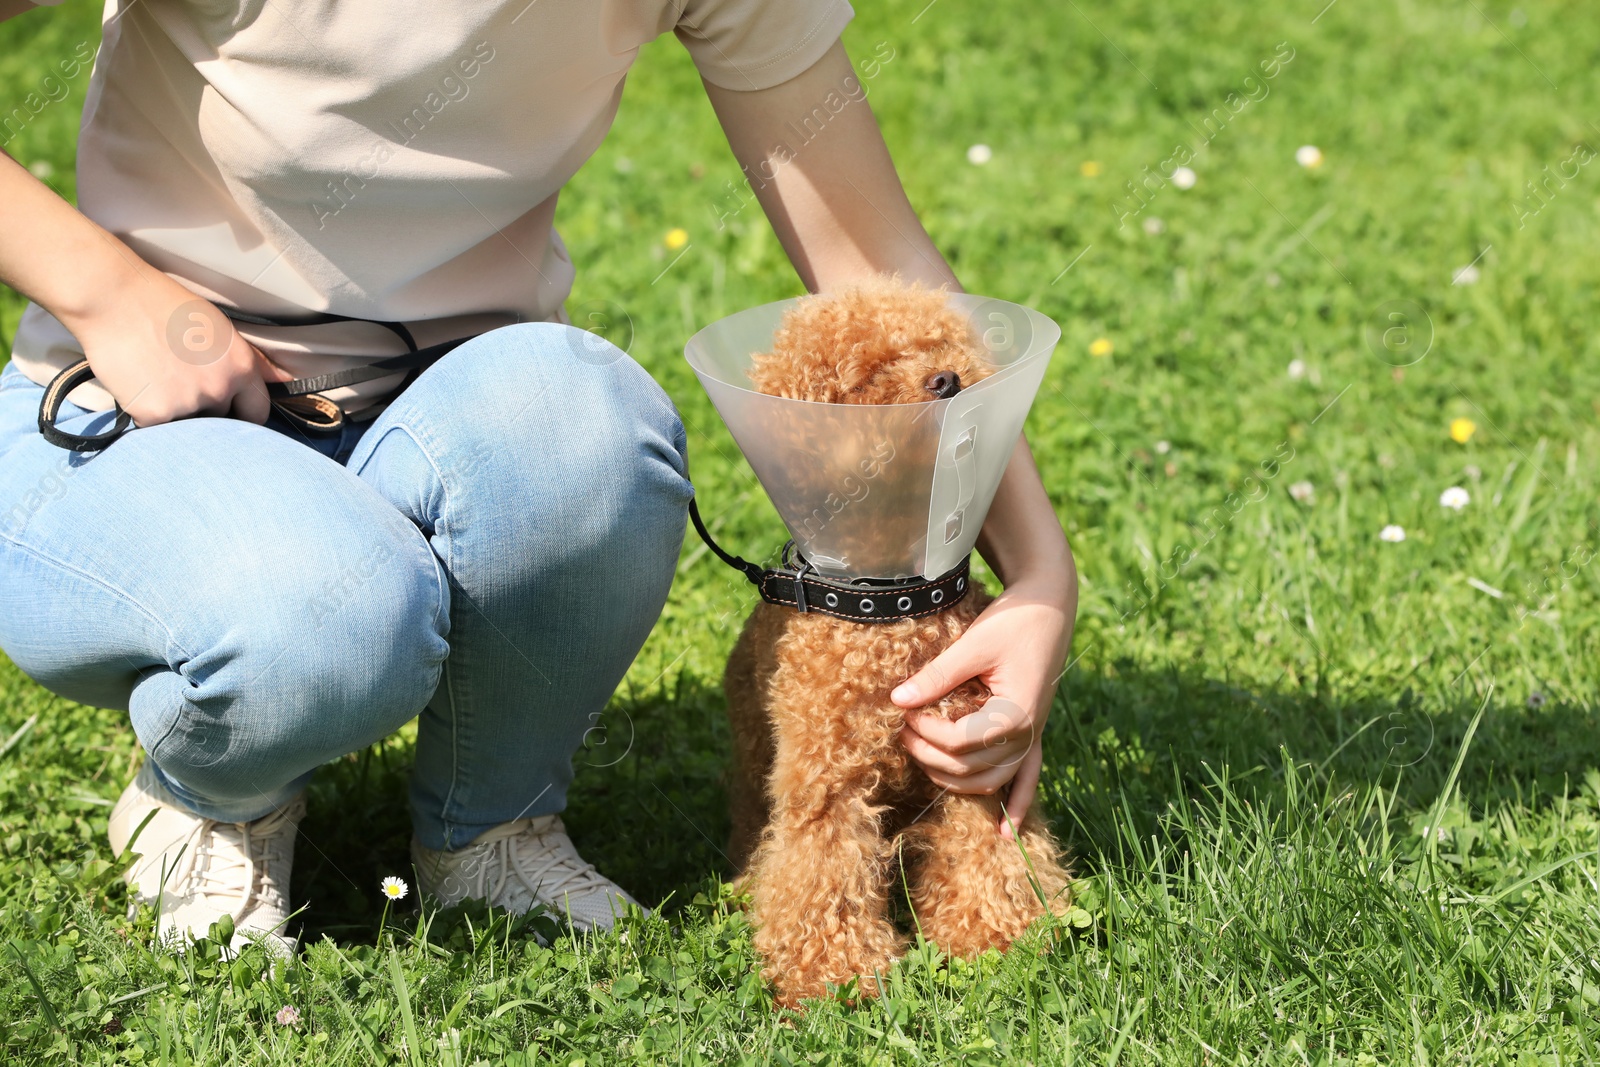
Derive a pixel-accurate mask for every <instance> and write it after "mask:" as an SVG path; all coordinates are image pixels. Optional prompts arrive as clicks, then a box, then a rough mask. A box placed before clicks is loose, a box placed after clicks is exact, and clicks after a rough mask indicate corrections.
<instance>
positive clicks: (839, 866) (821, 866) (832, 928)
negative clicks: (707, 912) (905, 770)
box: [750, 719, 901, 1007]
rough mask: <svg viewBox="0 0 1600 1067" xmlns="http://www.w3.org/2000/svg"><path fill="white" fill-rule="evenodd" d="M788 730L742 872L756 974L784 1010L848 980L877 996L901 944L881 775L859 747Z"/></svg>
mask: <svg viewBox="0 0 1600 1067" xmlns="http://www.w3.org/2000/svg"><path fill="white" fill-rule="evenodd" d="M780 722H781V719H780ZM787 734H788V731H786V730H784V729H782V728H781V727H780V729H779V730H778V735H777V742H778V743H777V758H776V760H775V762H774V767H773V776H772V782H771V795H772V805H773V807H772V821H771V822H770V823H769V824H768V826H767V832H766V834H765V836H764V837H763V838H762V841H761V845H760V847H759V849H758V850H757V852H756V856H755V859H754V861H753V862H752V865H751V871H750V886H751V909H750V910H751V915H750V918H751V922H752V924H753V925H754V926H755V947H756V951H757V952H759V953H760V954H761V957H762V961H763V974H764V975H765V977H766V978H767V980H768V981H770V982H771V983H772V984H773V986H774V987H775V988H776V990H777V993H778V999H779V1001H780V1002H781V1003H783V1004H785V1005H787V1006H790V1007H793V1006H795V1005H797V1004H798V1002H799V1001H801V1000H803V999H806V998H808V997H820V996H823V995H825V994H826V993H827V992H828V984H829V983H834V984H843V983H845V982H848V981H849V980H850V979H851V978H854V977H859V978H860V989H861V991H862V992H863V993H865V994H867V995H869V996H870V995H876V994H877V992H878V980H877V979H878V976H880V975H882V974H883V973H884V972H885V971H887V970H888V968H889V966H890V964H892V963H893V962H894V960H895V958H896V957H897V956H898V954H899V952H900V949H901V938H900V936H899V934H898V933H897V932H896V931H895V928H894V926H893V924H892V923H891V922H890V921H889V901H888V887H889V865H890V861H891V859H892V853H891V846H890V844H889V843H888V842H887V841H885V840H884V837H883V831H882V825H881V823H882V815H883V807H882V805H879V804H875V803H873V801H874V799H875V798H874V795H873V794H874V793H875V792H876V791H877V788H878V783H879V776H880V772H879V770H878V769H877V768H876V767H875V766H874V765H873V764H872V763H871V762H869V761H867V760H864V759H863V758H862V753H860V752H859V751H856V752H851V753H849V754H848V756H847V755H846V753H844V752H843V751H840V750H838V749H834V750H833V751H826V750H825V749H827V748H828V746H827V745H825V744H824V745H821V746H819V743H818V742H819V738H818V736H817V734H816V732H814V731H809V732H807V733H806V734H805V736H803V737H793V736H787Z"/></svg>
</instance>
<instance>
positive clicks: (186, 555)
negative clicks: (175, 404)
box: [0, 369, 449, 803]
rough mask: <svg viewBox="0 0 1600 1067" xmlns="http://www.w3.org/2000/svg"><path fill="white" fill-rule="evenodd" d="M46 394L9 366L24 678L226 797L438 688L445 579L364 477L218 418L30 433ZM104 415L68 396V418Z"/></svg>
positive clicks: (4, 598)
mask: <svg viewBox="0 0 1600 1067" xmlns="http://www.w3.org/2000/svg"><path fill="white" fill-rule="evenodd" d="M38 395H39V387H38V386H37V385H34V384H33V383H31V382H27V381H26V380H25V379H22V378H21V376H20V375H18V374H17V373H16V372H15V371H13V370H10V369H8V371H7V373H6V374H5V376H4V377H3V378H0V648H3V649H4V650H5V651H6V653H7V654H8V655H10V656H11V658H12V659H13V660H14V661H15V662H16V663H17V664H18V666H20V667H21V668H22V669H23V670H24V671H25V672H26V673H28V674H29V675H30V676H32V677H33V678H34V679H36V680H37V681H39V682H40V683H41V684H43V685H45V686H46V687H47V688H50V689H52V690H53V691H55V692H57V693H60V694H62V695H64V696H67V697H69V698H71V699H74V700H79V701H83V702H88V703H93V704H96V705H101V706H109V707H125V708H128V709H129V710H130V712H131V713H132V718H133V725H134V729H135V731H136V732H137V734H138V735H139V738H140V740H141V741H142V742H143V744H144V745H145V747H146V748H147V749H148V750H149V751H150V752H151V753H152V755H153V756H154V757H155V759H156V760H157V762H158V764H160V765H161V766H162V768H163V770H165V771H167V772H168V773H169V774H171V775H173V776H174V777H175V778H177V779H180V780H181V781H182V782H183V784H185V785H187V786H190V787H192V788H193V790H194V791H195V792H196V793H197V794H207V795H210V796H212V797H215V798H216V799H217V800H218V802H219V803H225V802H226V800H227V796H228V794H230V793H232V794H236V795H237V796H238V797H239V798H240V799H243V798H244V797H245V796H246V795H249V794H253V793H257V792H259V793H261V794H263V795H264V794H266V793H270V792H272V791H274V790H275V789H276V788H277V787H278V786H280V785H281V784H282V782H283V781H286V780H287V779H288V778H292V777H295V776H297V775H300V774H302V773H304V772H305V771H308V770H309V769H311V768H312V767H314V766H315V765H316V764H317V763H320V762H322V761H324V760H326V759H329V758H333V757H335V756H338V755H341V754H343V753H344V752H348V751H353V750H354V749H356V748H359V747H361V746H363V745H365V744H368V743H370V742H371V741H373V740H375V739H377V738H378V737H381V736H383V735H384V734H385V733H387V732H389V731H390V730H392V729H394V728H395V727H397V726H399V725H400V724H401V723H403V722H405V720H406V719H407V718H409V717H410V716H411V715H414V714H415V713H416V712H417V711H418V710H419V709H420V708H421V706H422V705H424V704H425V703H426V702H427V700H428V698H429V697H430V696H431V694H432V690H433V688H434V686H435V685H436V684H437V680H438V675H439V670H440V666H441V664H442V663H443V661H444V658H445V656H446V654H447V652H448V646H447V644H446V642H445V635H446V633H447V631H448V626H449V623H448V617H449V591H448V586H447V584H446V582H445V578H444V575H443V573H442V570H441V568H440V567H439V565H438V562H437V561H436V559H435V557H434V555H433V553H432V551H431V550H430V548H429V546H428V543H427V540H426V539H425V538H424V537H423V535H422V534H421V533H420V532H419V531H418V530H417V528H416V526H415V525H413V524H412V523H411V522H410V521H408V520H407V518H406V517H405V516H403V515H401V514H400V513H399V512H398V511H397V510H396V509H395V508H394V507H393V506H392V505H391V504H390V503H389V502H388V501H386V500H385V499H384V498H383V497H382V496H381V495H380V494H379V493H378V492H377V491H375V490H374V489H373V488H372V487H371V486H369V485H367V484H366V483H365V482H363V481H362V480H361V479H359V478H357V477H356V476H355V475H353V474H352V473H351V472H349V471H347V470H346V469H344V468H343V467H341V466H339V465H338V464H336V463H334V462H333V461H331V460H329V459H326V458H324V457H322V456H320V455H318V454H317V453H315V452H313V451H312V450H311V449H308V448H306V447H304V446H303V445H300V444H297V443H295V442H294V441H291V440H289V439H287V438H286V437H284V436H282V435H280V434H277V433H274V432H272V431H270V430H267V429H264V428H262V427H259V426H254V425H250V424H248V423H241V422H238V421H234V420H227V419H191V420H185V421H182V422H177V423H171V424H168V425H164V426H156V427H149V428H145V429H138V430H134V431H132V432H130V433H128V434H126V435H125V436H124V437H123V438H122V439H121V440H119V441H118V442H117V443H116V444H115V445H114V446H113V447H111V448H109V449H107V450H105V451H103V452H100V453H97V454H94V455H83V454H77V453H68V452H65V451H63V450H61V449H59V448H56V447H54V446H52V445H50V444H49V443H47V442H46V441H45V440H44V439H43V438H42V437H40V436H39V434H38V433H37V432H36V430H35V429H34V428H33V425H32V423H33V419H34V417H35V414H36V411H37V404H38ZM96 421H97V417H95V416H91V415H89V414H87V413H84V412H81V410H78V409H69V419H68V420H67V421H66V422H65V423H64V425H65V426H66V428H67V429H69V430H74V431H76V432H84V430H85V428H86V427H87V426H89V425H91V424H93V423H95V422H96ZM98 421H103V417H102V418H101V419H99V420H98ZM257 786H259V787H260V789H259V790H258V789H257V788H256V787H257Z"/></svg>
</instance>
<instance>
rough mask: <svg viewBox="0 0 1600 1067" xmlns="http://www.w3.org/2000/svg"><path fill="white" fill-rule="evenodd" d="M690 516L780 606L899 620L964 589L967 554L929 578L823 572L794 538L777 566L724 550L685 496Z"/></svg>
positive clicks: (950, 601)
mask: <svg viewBox="0 0 1600 1067" xmlns="http://www.w3.org/2000/svg"><path fill="white" fill-rule="evenodd" d="M689 520H690V521H691V522H693V523H694V529H695V532H696V533H698V534H699V535H700V540H702V541H704V542H705V543H706V547H707V548H709V549H710V550H711V551H712V552H713V553H715V554H716V557H717V558H718V559H720V560H722V562H724V563H726V564H727V565H728V566H730V567H732V568H733V569H734V570H736V571H739V572H740V573H741V574H743V575H744V576H745V577H746V578H748V579H750V582H751V584H752V585H754V586H755V587H756V591H757V592H758V593H760V594H761V599H762V600H765V601H766V602H767V603H768V604H776V605H778V606H779V607H784V608H794V609H795V610H797V611H802V612H815V613H817V614H819V615H831V616H832V617H834V618H836V619H848V620H850V621H851V622H899V621H900V620H901V619H919V618H922V617H924V616H927V615H936V614H938V613H939V612H941V611H945V610H947V609H949V608H952V607H954V606H955V605H957V604H959V603H960V602H961V600H962V598H963V597H965V596H966V595H967V587H968V585H969V584H970V579H971V560H970V559H964V560H962V561H961V562H960V564H958V565H957V566H955V567H953V568H951V569H950V570H948V571H946V572H945V573H944V574H941V575H940V576H939V577H937V578H934V579H928V578H923V577H920V576H919V577H915V578H852V579H850V580H848V581H846V580H844V579H838V578H824V577H822V576H821V575H819V574H817V572H816V568H815V567H813V566H812V564H811V562H810V561H809V560H807V559H806V558H805V557H804V556H802V555H800V553H799V550H798V549H796V548H795V544H794V542H793V541H790V542H789V543H788V544H786V545H784V546H783V561H782V565H781V566H778V567H762V566H761V565H760V564H758V563H751V562H750V561H749V560H747V559H745V558H743V557H742V556H735V555H733V554H732V553H731V552H728V551H727V550H726V549H724V548H723V547H722V546H721V545H719V544H717V542H716V539H715V538H713V537H712V536H711V531H710V530H707V529H706V524H705V521H704V520H703V519H701V517H700V507H699V505H698V503H697V502H696V501H694V500H692V499H691V500H690V501H689Z"/></svg>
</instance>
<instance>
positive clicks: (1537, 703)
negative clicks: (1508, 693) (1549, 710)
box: [1528, 690, 1544, 711]
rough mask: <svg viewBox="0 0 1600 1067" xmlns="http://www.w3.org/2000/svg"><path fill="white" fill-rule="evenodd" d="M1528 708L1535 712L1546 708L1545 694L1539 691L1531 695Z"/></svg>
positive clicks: (1529, 695)
mask: <svg viewBox="0 0 1600 1067" xmlns="http://www.w3.org/2000/svg"><path fill="white" fill-rule="evenodd" d="M1528 707H1530V708H1532V709H1533V710H1534V711H1538V710H1539V709H1540V708H1542V707H1544V694H1543V693H1540V692H1538V691H1537V690H1536V691H1534V692H1532V693H1529V694H1528Z"/></svg>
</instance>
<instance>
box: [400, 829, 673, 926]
mask: <svg viewBox="0 0 1600 1067" xmlns="http://www.w3.org/2000/svg"><path fill="white" fill-rule="evenodd" d="M411 860H412V862H413V863H415V864H416V866H417V881H418V882H419V883H420V885H421V889H422V891H423V892H424V893H427V894H428V895H430V896H432V897H434V898H436V899H437V900H438V901H439V903H440V904H441V905H443V906H445V907H449V906H450V905H452V904H458V903H460V902H461V901H463V900H466V899H469V898H471V899H474V900H484V901H487V902H488V903H490V904H493V905H494V906H495V907H499V908H505V909H506V910H507V911H510V912H512V913H513V914H515V915H521V914H522V913H524V912H526V911H529V910H530V909H532V907H533V906H534V905H535V904H543V905H544V906H545V908H546V910H548V911H549V912H550V913H551V914H552V915H554V916H557V917H561V916H565V917H567V918H569V919H570V921H571V922H572V925H573V926H574V927H575V928H577V929H579V930H609V929H611V927H612V925H613V924H614V923H615V922H616V920H617V917H618V916H620V915H621V914H622V913H623V912H624V911H625V910H626V909H627V908H628V907H629V906H630V905H631V906H633V907H636V908H641V910H643V908H642V907H641V905H640V904H639V902H638V901H636V900H634V899H633V898H632V897H630V896H629V895H628V894H627V893H624V892H623V891H622V888H621V887H620V886H618V885H617V884H616V883H615V882H613V881H611V880H610V879H609V878H607V877H605V876H604V875H602V874H601V873H600V872H599V871H597V870H595V869H594V865H593V864H592V863H585V862H584V860H583V857H582V856H580V855H578V850H577V849H576V848H573V847H572V839H571V838H570V837H568V836H567V829H566V827H565V826H563V825H562V824H561V817H560V816H559V815H542V816H539V817H538V818H534V819H518V820H516V821H515V822H508V823H502V824H501V825H499V826H496V827H495V828H494V829H493V830H490V831H488V832H487V833H485V834H484V835H483V836H482V837H479V838H478V839H477V840H476V841H474V842H472V844H470V845H468V846H467V847H465V848H462V849H458V850H457V851H454V852H444V851H440V850H436V849H431V848H427V847H425V846H424V845H423V844H422V842H420V841H418V840H417V839H416V838H412V839H411Z"/></svg>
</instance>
